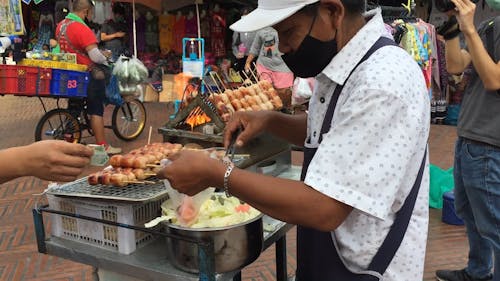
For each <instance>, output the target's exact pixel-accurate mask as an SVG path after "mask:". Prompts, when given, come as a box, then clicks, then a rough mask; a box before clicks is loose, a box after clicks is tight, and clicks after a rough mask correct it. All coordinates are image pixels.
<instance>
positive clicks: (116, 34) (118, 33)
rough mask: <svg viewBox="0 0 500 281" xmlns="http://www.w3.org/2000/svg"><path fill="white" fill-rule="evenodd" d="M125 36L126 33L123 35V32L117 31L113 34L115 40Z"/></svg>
mask: <svg viewBox="0 0 500 281" xmlns="http://www.w3.org/2000/svg"><path fill="white" fill-rule="evenodd" d="M125 35H126V33H125V32H123V31H118V32H116V33H115V38H122V37H124V36H125Z"/></svg>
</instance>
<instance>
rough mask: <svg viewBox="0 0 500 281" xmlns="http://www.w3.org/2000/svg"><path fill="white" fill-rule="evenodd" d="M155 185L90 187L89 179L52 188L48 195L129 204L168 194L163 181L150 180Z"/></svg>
mask: <svg viewBox="0 0 500 281" xmlns="http://www.w3.org/2000/svg"><path fill="white" fill-rule="evenodd" d="M148 181H154V182H155V183H154V184H129V185H127V186H126V187H114V186H105V185H100V184H99V185H90V184H88V182H87V177H85V178H82V179H79V180H77V181H74V182H71V183H67V184H63V185H58V186H56V187H52V188H50V189H49V190H48V191H47V193H48V194H51V195H57V196H70V197H79V198H95V199H111V200H120V201H129V202H147V201H151V200H154V199H156V198H158V197H161V196H163V195H165V194H166V193H167V191H166V189H165V186H164V185H163V181H161V180H159V179H158V178H156V177H152V178H149V179H148Z"/></svg>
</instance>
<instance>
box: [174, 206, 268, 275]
mask: <svg viewBox="0 0 500 281" xmlns="http://www.w3.org/2000/svg"><path fill="white" fill-rule="evenodd" d="M262 216H263V215H262V214H261V215H259V216H257V217H255V218H253V219H251V220H249V221H246V222H243V223H240V224H236V225H231V226H227V227H220V228H199V229H197V228H187V227H181V226H178V225H174V224H170V223H165V225H166V231H167V233H169V234H175V235H179V236H184V237H189V238H194V239H199V240H203V239H210V238H211V239H213V241H214V254H215V257H214V260H215V271H216V272H217V273H222V272H229V271H234V270H240V269H242V268H243V267H245V266H247V265H249V264H250V263H252V262H253V261H255V260H256V259H257V258H258V257H259V255H260V253H261V252H262V247H263V240H264V238H263V232H262V231H263V230H262ZM167 255H168V259H169V261H170V262H171V263H172V264H173V265H174V266H175V267H177V268H179V269H180V270H183V271H187V272H191V273H198V272H199V266H198V245H197V244H194V243H191V242H187V241H182V240H179V239H174V238H170V237H167Z"/></svg>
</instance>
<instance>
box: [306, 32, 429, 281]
mask: <svg viewBox="0 0 500 281" xmlns="http://www.w3.org/2000/svg"><path fill="white" fill-rule="evenodd" d="M384 46H396V44H395V43H394V41H393V40H391V39H388V38H386V37H381V38H380V39H379V40H378V41H377V42H376V43H375V44H374V45H373V46H372V47H371V49H370V50H369V51H368V52H367V53H366V55H365V56H364V57H363V58H362V59H361V61H360V62H359V63H358V65H356V67H355V68H354V69H353V70H352V72H351V74H352V73H353V72H354V70H355V69H356V68H357V67H358V66H359V65H360V64H361V63H363V62H364V61H366V60H367V59H368V58H369V57H370V56H371V55H372V54H373V53H374V52H375V51H377V50H378V49H380V48H382V47H384ZM351 74H349V77H350V76H351ZM349 77H348V78H347V80H348V79H349ZM347 80H346V81H347ZM342 88H343V86H341V85H337V87H336V88H335V92H334V93H333V97H332V99H331V101H330V104H329V106H328V110H327V113H326V115H325V119H324V121H323V125H322V128H321V133H320V140H319V143H321V141H322V137H323V134H326V133H328V131H329V130H330V127H331V123H332V119H333V113H334V111H335V107H336V105H337V101H338V99H339V96H340V93H341V92H342ZM316 151H317V148H305V149H304V164H303V167H302V175H301V180H302V181H303V180H304V179H305V175H306V172H307V169H308V167H309V164H310V163H311V160H312V159H313V157H314V154H315V153H316ZM426 154H427V153H425V154H424V159H423V160H422V164H421V166H420V170H419V172H418V176H417V179H416V180H415V184H414V185H413V188H412V190H411V192H410V194H409V195H408V197H407V198H406V200H405V202H404V205H403V206H402V207H401V210H399V211H398V212H397V214H396V218H395V220H394V223H393V225H392V227H391V229H390V231H389V233H388V235H387V237H386V238H385V240H384V242H383V244H382V245H381V247H380V249H379V250H378V252H377V253H376V254H375V256H374V258H373V260H372V261H371V263H370V265H369V266H368V269H367V270H366V271H363V272H358V273H353V272H351V271H350V270H349V269H347V268H346V267H345V265H344V262H343V260H342V259H341V258H340V255H339V253H338V251H337V248H336V245H335V244H334V242H333V237H332V233H331V232H321V231H318V230H315V229H311V228H307V227H303V226H297V272H296V280H297V281H375V280H379V277H381V276H382V275H383V274H384V272H385V271H386V269H387V267H388V266H389V264H390V263H391V261H392V259H393V257H394V255H395V254H396V251H397V250H398V248H399V246H400V244H401V242H402V240H403V237H404V235H405V233H406V229H407V228H408V223H409V221H410V217H411V214H412V213H413V208H414V206H415V201H416V199H417V195H418V190H419V188H420V183H421V181H422V174H423V170H424V167H425V158H426Z"/></svg>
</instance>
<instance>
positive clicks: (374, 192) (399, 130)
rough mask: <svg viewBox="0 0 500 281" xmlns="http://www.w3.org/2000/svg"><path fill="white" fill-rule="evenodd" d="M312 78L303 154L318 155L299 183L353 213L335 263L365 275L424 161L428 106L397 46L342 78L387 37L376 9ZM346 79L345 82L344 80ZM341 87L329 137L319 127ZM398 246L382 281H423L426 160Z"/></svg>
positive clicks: (418, 78)
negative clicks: (340, 261)
mask: <svg viewBox="0 0 500 281" xmlns="http://www.w3.org/2000/svg"><path fill="white" fill-rule="evenodd" d="M366 16H367V17H371V19H370V20H369V21H368V22H367V23H366V25H365V26H364V27H363V28H362V29H361V30H360V31H359V32H358V33H357V34H356V35H355V36H354V37H353V38H352V39H351V40H350V41H349V42H348V43H347V45H346V46H344V47H343V48H342V49H341V50H340V52H339V53H338V54H337V55H336V56H335V57H334V58H333V60H332V62H331V63H330V64H329V65H328V66H327V67H326V68H325V70H323V72H322V73H321V74H320V75H318V76H317V77H316V79H317V86H316V89H315V92H314V94H313V96H312V98H311V101H310V107H309V116H308V136H309V138H308V141H307V142H306V144H305V145H306V147H312V148H316V147H317V148H318V150H317V152H316V154H315V156H314V158H313V159H312V162H311V164H310V166H309V169H308V171H307V175H306V178H305V183H306V184H307V185H309V186H311V187H312V188H314V189H316V190H318V191H319V192H321V193H323V194H325V195H327V196H329V197H331V198H333V199H335V200H337V201H340V202H343V203H344V204H347V205H349V206H352V207H353V211H352V212H351V214H350V215H349V216H348V217H347V218H346V220H345V221H344V222H343V223H342V224H341V225H340V226H339V227H338V228H337V229H336V230H335V231H334V233H333V234H334V235H333V237H335V239H336V242H337V245H338V247H339V250H340V256H341V258H342V259H343V260H344V262H345V264H346V265H347V267H348V268H349V269H351V270H353V271H359V270H365V269H366V268H367V267H368V265H369V263H370V262H371V260H372V259H373V256H374V255H375V253H376V252H377V251H378V249H379V247H380V245H381V244H382V242H383V240H384V239H385V237H386V236H387V233H388V231H389V229H390V227H391V225H392V223H393V221H394V217H395V214H396V212H397V211H398V210H399V209H400V208H401V206H402V205H403V203H404V200H405V199H406V197H407V195H408V194H409V192H410V190H411V188H412V187H413V184H414V182H415V179H416V176H417V173H418V171H419V168H420V164H421V163H422V159H423V157H424V156H425V155H426V144H427V139H428V135H429V127H430V125H429V123H430V122H429V120H430V116H429V115H430V114H429V113H430V110H429V109H430V106H429V95H428V92H427V89H426V84H425V80H424V76H423V74H422V71H421V69H420V68H419V66H418V65H417V63H416V62H415V61H414V60H413V59H412V58H411V57H410V56H409V54H408V53H407V52H406V51H405V50H403V49H402V48H400V47H397V46H386V47H383V48H381V49H379V50H377V51H376V52H375V53H374V54H373V55H372V56H371V57H370V58H369V59H368V60H367V61H365V62H363V63H361V64H360V65H359V67H358V68H357V69H356V70H355V71H354V72H353V73H352V75H351V76H350V78H349V79H348V80H347V78H348V76H349V74H350V73H351V71H352V70H353V69H354V67H355V66H356V65H357V64H358V62H359V61H360V60H361V58H362V57H363V56H364V55H365V54H366V53H367V51H368V50H369V49H370V48H371V46H372V45H373V44H374V43H375V42H376V41H377V40H378V39H379V38H380V37H381V36H386V37H390V34H388V33H387V30H386V29H385V27H384V23H383V20H382V16H381V12H380V10H379V9H377V10H375V11H370V12H368V13H367V15H366ZM346 80H347V81H346ZM338 84H340V85H343V86H344V88H343V91H342V93H341V94H340V97H339V100H338V103H337V106H336V108H335V112H334V115H333V120H332V124H331V128H330V131H329V132H328V133H326V134H324V135H323V140H322V142H321V144H319V138H320V132H321V126H322V123H323V120H324V117H325V114H326V111H327V108H328V104H329V102H330V99H331V97H332V93H333V92H334V90H335V87H336V86H337V85H338ZM425 162H426V168H425V170H424V175H423V180H422V184H421V186H420V190H419V194H418V198H417V201H416V204H415V208H414V211H413V214H412V217H411V220H410V223H409V226H408V230H407V232H406V235H405V237H404V239H403V242H402V244H401V246H400V248H399V249H398V251H397V253H396V256H395V257H394V259H393V260H392V262H391V264H390V265H389V267H388V269H387V271H386V272H385V274H384V279H383V280H384V281H396V280H397V281H404V280H407V281H415V280H422V277H423V268H424V260H425V249H426V240H427V226H428V192H429V173H428V167H427V165H428V160H426V161H425Z"/></svg>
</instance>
